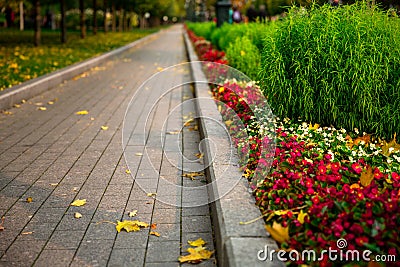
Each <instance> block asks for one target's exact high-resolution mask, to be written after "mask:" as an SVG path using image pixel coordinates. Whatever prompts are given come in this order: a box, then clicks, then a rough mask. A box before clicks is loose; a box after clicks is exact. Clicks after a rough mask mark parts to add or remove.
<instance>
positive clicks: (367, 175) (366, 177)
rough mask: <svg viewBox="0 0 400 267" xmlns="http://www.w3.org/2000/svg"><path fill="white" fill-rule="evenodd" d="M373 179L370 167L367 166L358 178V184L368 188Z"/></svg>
mask: <svg viewBox="0 0 400 267" xmlns="http://www.w3.org/2000/svg"><path fill="white" fill-rule="evenodd" d="M373 179H374V174H373V173H372V167H371V166H369V165H368V166H367V169H364V170H363V171H362V173H361V176H360V182H361V185H362V186H369V185H370V184H371V182H372V180H373Z"/></svg>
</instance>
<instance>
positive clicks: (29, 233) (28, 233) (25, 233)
mask: <svg viewBox="0 0 400 267" xmlns="http://www.w3.org/2000/svg"><path fill="white" fill-rule="evenodd" d="M31 234H33V232H23V233H21V235H31Z"/></svg>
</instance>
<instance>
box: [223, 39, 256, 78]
mask: <svg viewBox="0 0 400 267" xmlns="http://www.w3.org/2000/svg"><path fill="white" fill-rule="evenodd" d="M226 58H227V59H228V62H229V65H230V66H232V67H234V68H236V69H238V70H240V71H242V72H243V73H244V74H246V75H247V76H249V77H250V78H251V79H253V80H254V79H256V78H257V73H258V68H259V66H260V60H261V55H260V52H259V51H258V49H257V47H256V46H255V45H254V44H253V43H252V42H251V41H250V39H249V38H248V37H247V36H243V37H239V38H236V40H235V41H234V42H232V43H230V44H229V46H228V49H227V50H226Z"/></svg>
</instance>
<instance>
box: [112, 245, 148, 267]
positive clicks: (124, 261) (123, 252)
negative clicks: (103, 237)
mask: <svg viewBox="0 0 400 267" xmlns="http://www.w3.org/2000/svg"><path fill="white" fill-rule="evenodd" d="M145 253H146V250H145V249H126V248H114V249H113V250H112V252H111V257H110V260H109V261H108V265H107V266H109V267H130V266H143V263H144V257H145ZM146 266H147V265H146Z"/></svg>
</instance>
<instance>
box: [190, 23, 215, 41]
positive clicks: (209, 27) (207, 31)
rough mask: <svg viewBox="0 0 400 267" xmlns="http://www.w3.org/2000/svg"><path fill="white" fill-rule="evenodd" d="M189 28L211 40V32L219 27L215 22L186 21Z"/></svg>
mask: <svg viewBox="0 0 400 267" xmlns="http://www.w3.org/2000/svg"><path fill="white" fill-rule="evenodd" d="M186 25H187V27H188V29H189V30H191V31H193V32H194V33H195V34H196V35H197V36H201V37H204V38H205V39H206V40H210V38H211V33H212V32H213V31H214V29H215V28H216V27H217V26H216V25H215V23H214V22H202V23H195V22H186Z"/></svg>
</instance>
